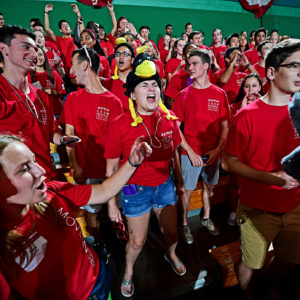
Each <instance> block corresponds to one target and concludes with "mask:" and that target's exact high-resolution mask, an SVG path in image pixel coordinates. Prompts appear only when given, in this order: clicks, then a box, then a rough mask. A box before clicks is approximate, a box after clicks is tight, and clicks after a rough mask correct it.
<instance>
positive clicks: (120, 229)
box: [113, 220, 128, 241]
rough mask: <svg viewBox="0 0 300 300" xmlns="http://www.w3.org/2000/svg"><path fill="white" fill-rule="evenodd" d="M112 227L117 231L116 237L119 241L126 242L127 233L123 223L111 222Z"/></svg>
mask: <svg viewBox="0 0 300 300" xmlns="http://www.w3.org/2000/svg"><path fill="white" fill-rule="evenodd" d="M113 227H114V228H116V229H117V237H118V239H119V240H122V239H124V240H125V241H128V231H127V229H126V226H125V224H124V222H123V221H121V220H119V222H115V221H114V222H113Z"/></svg>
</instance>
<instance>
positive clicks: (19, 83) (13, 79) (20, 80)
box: [3, 68, 29, 94]
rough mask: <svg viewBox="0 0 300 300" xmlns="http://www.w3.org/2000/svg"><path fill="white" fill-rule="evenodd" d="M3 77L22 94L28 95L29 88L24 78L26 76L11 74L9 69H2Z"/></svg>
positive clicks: (16, 73)
mask: <svg viewBox="0 0 300 300" xmlns="http://www.w3.org/2000/svg"><path fill="white" fill-rule="evenodd" d="M3 75H4V77H5V78H6V79H7V80H9V82H10V83H11V84H12V85H13V86H14V87H16V88H17V89H19V90H20V91H22V92H23V93H24V94H27V93H28V90H29V86H28V80H27V77H26V75H27V74H21V73H19V72H16V71H14V72H12V69H11V68H4V72H3Z"/></svg>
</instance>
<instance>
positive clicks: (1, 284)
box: [0, 272, 10, 300]
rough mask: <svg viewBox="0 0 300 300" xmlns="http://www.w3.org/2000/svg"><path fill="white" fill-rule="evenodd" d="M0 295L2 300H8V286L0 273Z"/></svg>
mask: <svg viewBox="0 0 300 300" xmlns="http://www.w3.org/2000/svg"><path fill="white" fill-rule="evenodd" d="M0 295H1V299H2V300H9V296H10V286H9V285H8V283H7V281H6V279H5V278H4V276H3V275H2V273H1V272H0Z"/></svg>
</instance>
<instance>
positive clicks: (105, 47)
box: [100, 39, 115, 57]
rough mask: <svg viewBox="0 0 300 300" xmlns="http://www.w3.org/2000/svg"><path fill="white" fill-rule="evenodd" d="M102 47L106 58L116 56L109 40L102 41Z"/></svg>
mask: <svg viewBox="0 0 300 300" xmlns="http://www.w3.org/2000/svg"><path fill="white" fill-rule="evenodd" d="M100 46H101V47H102V49H103V51H104V53H105V56H106V57H109V56H110V55H112V54H114V51H115V48H114V46H113V44H112V43H111V42H110V41H109V40H108V39H104V40H102V41H101V42H100Z"/></svg>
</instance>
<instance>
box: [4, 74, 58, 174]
mask: <svg viewBox="0 0 300 300" xmlns="http://www.w3.org/2000/svg"><path fill="white" fill-rule="evenodd" d="M29 86H30V93H29V94H28V96H29V98H30V100H31V101H32V102H33V104H34V106H35V109H34V107H31V106H29V107H31V110H32V111H34V110H36V112H37V114H38V118H39V120H37V118H36V117H35V116H34V115H33V113H31V112H30V110H29V109H28V108H27V107H26V106H25V104H23V103H22V101H21V100H20V99H19V98H18V96H17V94H16V93H15V92H14V90H13V89H12V87H11V86H10V85H9V83H8V82H7V80H6V79H5V78H4V77H3V76H0V132H1V133H2V134H5V133H6V134H7V133H13V134H16V135H18V136H20V137H22V138H23V139H24V142H25V144H26V145H27V146H28V147H29V148H30V150H31V151H32V152H33V153H34V154H35V155H36V159H37V162H38V163H39V164H40V165H41V166H42V167H43V168H44V169H45V170H46V173H47V174H46V176H47V178H48V179H53V178H55V176H56V175H55V172H54V170H53V167H52V160H51V156H50V140H51V139H52V135H53V133H54V131H55V129H56V128H55V125H54V114H53V108H52V105H51V104H50V101H49V98H48V95H47V94H46V93H44V92H43V91H41V90H38V89H37V88H35V87H33V86H32V85H31V84H29ZM15 89H16V91H17V93H18V94H19V95H20V97H21V98H22V100H23V102H24V103H26V97H25V95H24V93H23V92H21V91H20V90H19V89H17V88H15ZM36 95H38V96H39V99H38V97H37V96H36ZM40 100H41V101H40Z"/></svg>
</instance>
